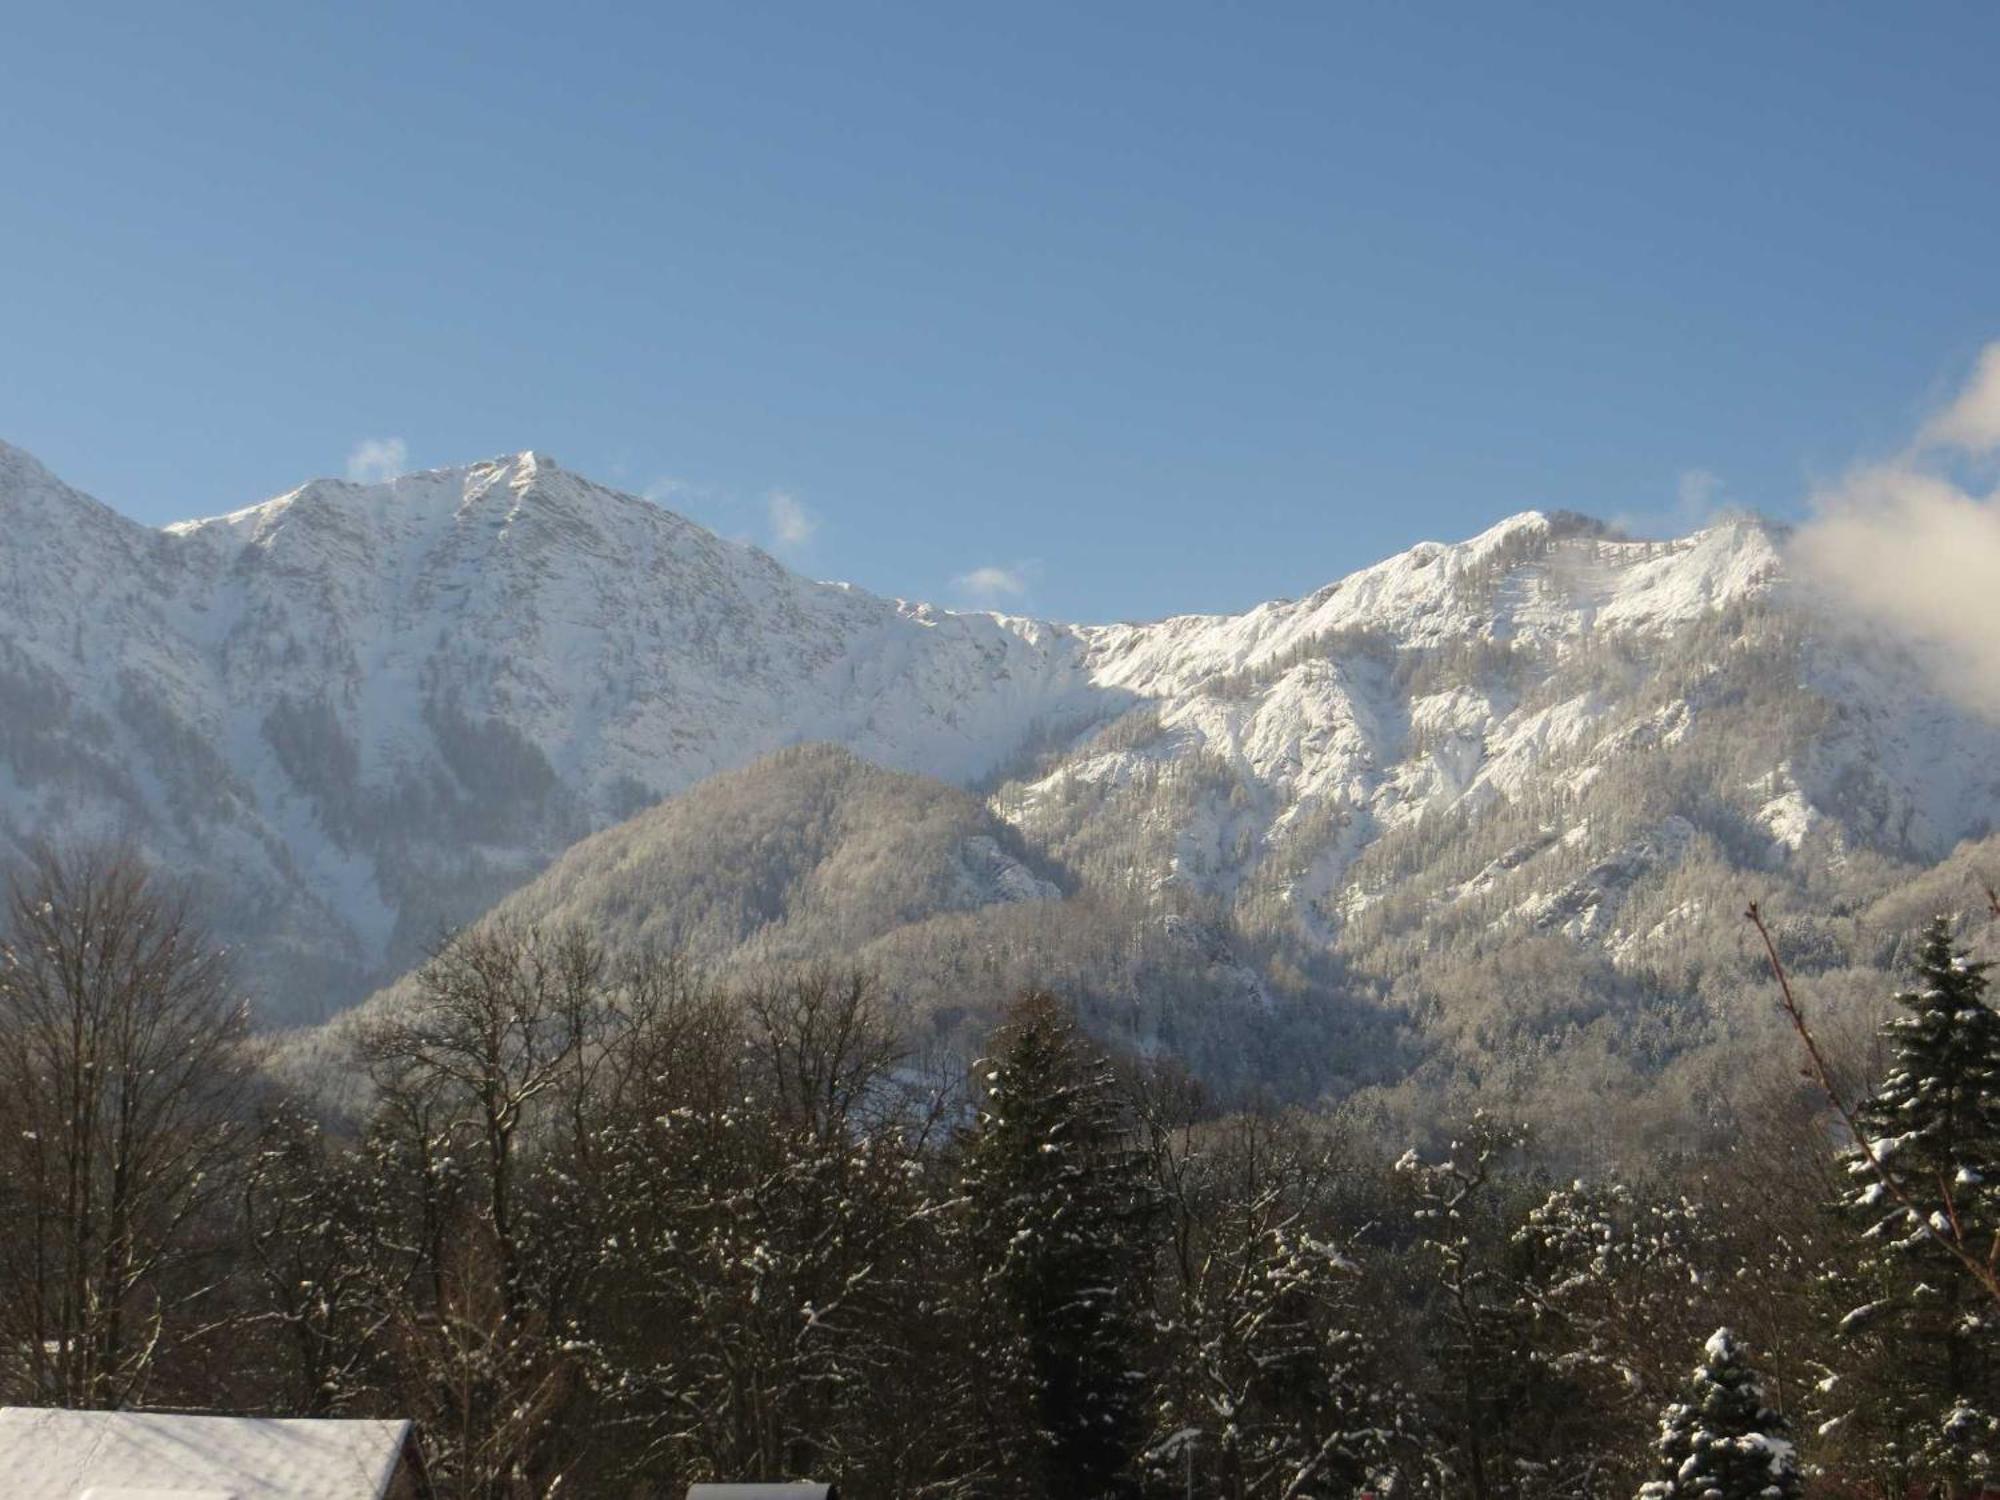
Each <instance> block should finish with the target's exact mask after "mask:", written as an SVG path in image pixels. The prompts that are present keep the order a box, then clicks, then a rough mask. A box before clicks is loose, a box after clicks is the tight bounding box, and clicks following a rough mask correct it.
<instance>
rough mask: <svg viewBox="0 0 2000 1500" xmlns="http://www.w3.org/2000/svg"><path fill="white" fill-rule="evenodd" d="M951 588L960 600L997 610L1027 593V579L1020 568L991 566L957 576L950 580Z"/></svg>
mask: <svg viewBox="0 0 2000 1500" xmlns="http://www.w3.org/2000/svg"><path fill="white" fill-rule="evenodd" d="M951 586H952V588H953V589H955V590H956V591H957V592H958V594H959V595H960V596H961V597H962V598H965V599H968V600H970V601H972V602H973V603H975V604H978V605H980V606H982V607H984V608H987V609H997V608H998V607H999V606H1000V605H1002V604H1005V603H1006V602H1007V601H1009V600H1012V599H1019V598H1021V597H1022V596H1023V595H1025V594H1026V593H1027V592H1028V580H1027V577H1026V575H1025V574H1024V573H1023V572H1022V570H1021V569H1020V568H1003V567H998V566H995V565H992V564H989V565H987V566H986V567H983V568H974V569H972V571H971V572H969V573H961V574H959V575H958V576H957V577H956V578H954V579H952V581H951Z"/></svg>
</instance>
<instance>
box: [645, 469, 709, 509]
mask: <svg viewBox="0 0 2000 1500" xmlns="http://www.w3.org/2000/svg"><path fill="white" fill-rule="evenodd" d="M639 493H640V494H641V495H642V496H644V497H645V498H646V499H648V500H650V501H652V502H653V503H654V504H655V505H682V504H686V503H687V502H688V501H690V500H704V499H707V498H708V494H709V489H708V486H707V485H703V484H696V483H694V482H693V481H692V480H687V479H677V478H675V477H674V476H673V475H672V474H662V475H661V476H660V477H659V478H658V479H655V480H654V481H653V482H652V483H651V484H649V485H647V486H646V487H645V488H644V489H643V490H641V491H640V492H639Z"/></svg>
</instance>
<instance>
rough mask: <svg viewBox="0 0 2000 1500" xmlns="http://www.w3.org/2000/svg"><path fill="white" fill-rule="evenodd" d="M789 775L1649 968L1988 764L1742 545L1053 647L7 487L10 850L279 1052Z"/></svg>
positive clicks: (695, 557)
mask: <svg viewBox="0 0 2000 1500" xmlns="http://www.w3.org/2000/svg"><path fill="white" fill-rule="evenodd" d="M805 741H827V742H831V743H834V744H838V745H841V746H844V747H847V748H848V749H850V750H852V751H853V752H855V753H856V754H857V755H859V756H861V757H863V758H864V759H866V760H869V761H872V762H875V763H878V764H880V765H883V766H887V767H890V768H894V769H897V770H903V771H914V772H921V773H924V774H926V775H929V776H932V777H937V778H941V779H943V780H946V781H950V782H953V783H956V784H958V785H960V786H965V787H972V788H976V789H978V790H979V791H980V792H981V793H982V794H986V795H988V796H989V797H990V802H991V807H992V809H993V810H994V811H995V812H996V813H997V814H998V815H999V816H1000V817H1002V818H1004V819H1005V820H1006V821H1007V822H1009V823H1011V824H1012V825H1013V826H1014V827H1015V829H1016V830H1018V832H1019V834H1020V836H1021V837H1022V838H1024V839H1025V840H1026V844H1027V846H1028V847H1030V848H1032V849H1033V850H1035V851H1037V856H1038V857H1044V856H1045V857H1047V858H1048V859H1051V860H1053V861H1056V862H1057V863H1059V864H1060V865H1062V866H1063V867H1065V868H1067V869H1068V870H1070V871H1071V872H1073V874H1074V876H1075V878H1076V880H1077V881H1079V882H1082V883H1084V884H1086V885H1092V886H1094V887H1095V888H1097V889H1099V890H1103V891H1110V890H1113V889H1116V890H1117V891H1119V892H1123V893H1126V894H1131V893H1138V896H1139V898H1140V899H1141V900H1142V902H1149V903H1151V904H1152V905H1153V906H1155V907H1157V908H1158V910H1159V913H1160V915H1161V919H1162V920H1166V919H1167V918H1169V917H1172V918H1173V919H1174V920H1176V921H1187V920H1198V921H1199V922H1200V923H1202V924H1203V925H1204V930H1209V931H1214V932H1222V931H1224V930H1225V929H1227V930H1229V931H1231V932H1233V933H1234V934H1235V938H1234V939H1233V940H1234V941H1235V942H1237V943H1238V944H1239V945H1244V944H1251V945H1254V944H1256V943H1267V944H1268V943H1277V942H1283V943H1285V944H1290V945H1294V946H1298V947H1300V951H1303V952H1306V953H1308V954H1311V953H1319V954H1321V955H1334V956H1336V957H1338V958H1339V959H1340V962H1342V963H1343V964H1346V965H1348V966H1349V967H1350V968H1354V967H1355V966H1359V969H1358V970H1357V972H1359V971H1370V965H1372V964H1375V963H1376V962H1377V961H1378V960H1379V961H1380V963H1382V964H1388V963H1390V962H1391V961H1392V955H1397V954H1403V953H1405V952H1406V950H1407V949H1408V947H1409V945H1410V944H1411V943H1412V942H1416V941H1418V939H1415V938H1412V937H1410V936H1409V933H1411V932H1415V931H1417V930H1418V927H1417V926H1412V925H1411V923H1412V922H1414V921H1415V920H1416V919H1415V917H1413V916H1412V915H1411V914H1412V913H1415V912H1418V911H1421V913H1422V914H1423V923H1422V924H1419V926H1421V925H1423V924H1428V928H1427V929H1426V930H1429V931H1432V932H1443V931H1448V930H1455V929H1453V928H1452V924H1453V923H1454V922H1456V923H1459V924H1461V925H1463V924H1472V925H1471V926H1470V927H1467V928H1466V929H1465V930H1467V931H1471V930H1475V929H1476V930H1477V931H1479V932H1493V933H1499V932H1516V931H1518V932H1521V933H1528V934H1543V935H1548V934H1554V935H1559V936H1561V937H1562V938H1563V939H1564V940H1565V941H1567V942H1568V943H1570V944H1571V945H1573V946H1579V945H1580V946H1579V951H1584V950H1587V951H1588V952H1590V953H1593V954H1597V955H1602V956H1604V958H1605V961H1606V962H1608V963H1614V964H1625V965H1627V966H1628V967H1629V966H1630V965H1632V964H1635V963H1639V962H1640V961H1641V960H1642V958H1643V957H1644V954H1645V953H1646V952H1647V951H1650V950H1648V949H1647V945H1648V944H1652V945H1654V947H1658V946H1659V945H1660V944H1661V943H1663V942H1665V941H1666V939H1665V938H1664V937H1662V936H1661V934H1662V933H1663V932H1665V933H1671V932H1672V931H1673V930H1675V929H1674V925H1673V923H1674V920H1675V919H1671V918H1670V917H1668V916H1664V915H1660V914H1659V913H1658V912H1655V910H1654V906H1655V904H1656V898H1658V896H1659V895H1660V893H1661V892H1664V891H1667V890H1669V889H1678V886H1677V885H1676V879H1677V877H1676V874H1675V872H1677V871H1679V872H1686V871H1690V870H1694V869H1708V868H1709V867H1710V866H1709V864H1708V863H1706V862H1708V861H1711V860H1713V861H1719V862H1720V863H1719V865H1718V866H1717V867H1724V868H1729V869H1736V870H1742V869H1760V870H1762V869H1770V870H1792V871H1794V872H1795V874H1796V877H1797V878H1798V879H1799V880H1801V881H1803V880H1804V879H1805V876H1804V874H1803V872H1804V871H1806V870H1807V869H1811V870H1814V871H1836V870H1847V871H1849V872H1850V874H1851V873H1852V872H1853V871H1854V870H1856V869H1860V868H1864V867H1865V868H1867V869H1873V868H1875V866H1876V865H1877V864H1879V865H1881V866H1882V868H1883V869H1884V870H1890V869H1893V870H1896V871H1902V870H1906V869H1918V868H1922V867H1925V866H1928V865H1929V864H1932V863H1934V862H1936V861H1937V860H1939V859H1941V858H1942V857H1944V855H1945V854H1946V853H1947V852H1948V851H1949V850H1950V849H1951V848H1952V847H1953V845H1954V844H1956V843H1957V842H1958V841H1959V840H1961V839H1964V838H1967V837H1973V836H1978V835H1981V834H1983V833H1985V832H1986V831H1987V830H1989V829H1990V828H1992V827H1993V826H1994V824H1995V813H1996V810H2000V744H1996V735H1995V731H1994V728H1993V726H1992V725H1991V724H1990V723H1988V722H1985V721H1982V720H1980V719H1979V718H1977V717H1976V716H1974V715H1972V714H1971V713H1969V712H1967V711H1964V710H1961V709H1959V708H1957V707H1955V706H1954V705H1953V704H1952V703H1951V701H1950V700H1949V699H1947V698H1945V697H1942V696H1940V695H1938V694H1936V693H1935V692H1933V691H1931V690H1930V689H1929V688H1928V687H1927V686H1926V685H1925V682H1924V679H1923V677H1922V675H1921V674H1920V673H1919V672H1918V671H1916V670H1915V668H1914V666H1913V664H1911V663H1910V662H1908V661H1907V660H1905V659H1904V658H1902V657H1901V656H1899V655H1898V654H1897V653H1896V652H1895V651H1894V650H1893V649H1892V648H1890V647H1888V646H1886V645H1883V644H1881V643H1868V642H1856V641H1853V640H1849V639H1847V638H1846V637H1845V636H1844V635H1843V634H1842V633H1841V632H1840V630H1839V629H1838V625H1837V622H1835V621H1832V620H1829V619H1827V618H1824V617H1822V616H1820V615H1819V614H1817V613H1815V612H1813V610H1812V609H1811V608H1810V607H1809V605H1808V604H1807V603H1806V602H1804V601H1800V600H1797V599H1794V598H1793V597H1791V595H1790V593H1789V591H1788V587H1787V585H1786V583H1785V581H1784V569H1783V562H1782V538H1781V537H1779V536H1778V535H1776V534H1774V532H1773V531H1772V529H1771V528H1769V527H1767V526H1764V525H1761V524H1758V523H1755V522H1738V523H1731V524H1728V525H1723V526H1719V527H1716V528H1713V529H1710V530H1706V531H1703V532H1700V533H1698V534H1697V535H1694V536H1691V537H1688V538H1685V539H1682V540H1679V541H1673V542H1634V541H1626V540H1620V539H1618V538H1616V537H1614V536H1612V535H1611V534H1609V533H1607V532H1606V531H1605V530H1604V529H1603V528H1600V527H1597V526H1596V525H1594V524H1593V523H1590V522H1587V521H1584V520H1582V519H1580V518H1575V517H1566V516H1548V515H1542V514H1538V513H1528V514H1524V515H1519V516H1515V517H1513V518H1511V519H1509V520H1507V521H1504V522H1502V523H1501V524H1500V525H1498V526H1496V527H1494V528H1493V529H1491V530H1490V531H1488V532H1486V533H1484V534H1482V535H1481V536H1478V537H1476V538H1474V539H1472V540H1471V541H1468V542H1464V543H1461V544H1458V545H1455V546H1442V545H1436V544H1425V545H1422V546H1419V547H1416V548H1414V549H1412V550H1411V551H1409V552H1407V553H1404V554H1402V555H1401V556H1399V557H1396V558H1393V559H1391V560H1389V561H1387V562H1385V563H1382V564H1380V565H1378V566H1376V567H1373V568H1369V569H1367V570H1364V571H1363V572H1360V573H1357V574H1355V575H1353V576H1352V577H1349V578H1347V579H1344V580H1341V581H1340V582H1338V583H1335V584H1332V585H1330V586H1328V587H1327V588H1325V589H1323V590H1321V591H1319V592H1318V593H1316V594H1314V595H1313V596H1311V597H1310V598H1307V599H1304V600H1299V601H1292V602H1281V603H1273V604H1267V605H1262V606H1259V607H1258V608H1256V609H1253V610H1251V611H1249V612H1247V613H1245V614H1242V615H1234V616H1190V617H1184V618H1178V619H1171V620H1166V621H1162V622H1159V623H1157V624H1151V625H1118V626H1071V625H1060V624H1052V623H1048V622H1043V621H1037V620H1029V619H1021V618H1007V617H1000V616H994V615H986V614H964V613H954V612H949V611H945V610H940V609H937V608H934V607H932V606H928V605H920V604H911V603H906V602H901V601H895V600H888V599H882V598H878V597H876V596H874V595H871V594H868V593H866V592H865V591H862V590H858V589H854V588H849V587H845V586H840V585H834V584H824V583H817V582H813V581H810V580H807V579H804V578H801V577H799V576H797V575H795V574H793V573H791V572H789V571H788V570H786V569H785V568H784V567H782V566H781V565H780V564H778V563H777V562H776V561H774V560H773V559H772V558H770V557H768V556H766V555H765V554H763V553H762V552H760V551H758V550H756V549H754V548H750V547H744V546H740V545H736V544H733V543H729V542H726V541H723V540H721V539H719V538H717V537H715V536H713V535H711V534H710V533H708V532H706V531H704V530H703V529H701V528H700V527H698V526H696V525H694V524H693V523H691V522H689V521H687V520H685V519H683V518H681V517H679V516H676V515H674V514H672V513H671V512H669V511H666V510H664V509H662V508H660V507H658V506H656V505H653V504H650V503H648V502H646V501H644V500H640V499H636V498H634V497H631V496H627V495H621V494H618V493H615V492H613V491H610V490H607V489H604V488H602V487H599V486H597V485H594V484H592V483H590V482H588V481H587V480H584V479H582V478H580V477H578V476H576V475H573V474H570V473H567V472H565V471H564V470H562V469H560V468H558V467H557V466H556V465H554V464H553V463H552V462H550V461H549V460H548V459H547V458H545V457H543V456H540V455H537V454H533V453H524V454H520V455H517V456H514V457H511V458H503V459H497V460H493V461H490V462H487V463H480V464H473V465H470V466H468V467H465V468H459V469H445V470H437V471H433V472H430V473H424V474H416V475H411V476H407V477H405V478H402V479H398V480H395V481H393V482H390V483H387V484H378V485H356V484H349V483H343V482H338V481H330V480H320V481H315V482H314V483H311V484H308V485H306V486H304V487H303V488H301V489H299V490H296V491H294V492H292V493H290V494H288V495H284V496H281V497H279V498H278V499H275V500H272V501H269V502H267V503H266V504H263V505H259V506H254V507H252V508H250V509H247V510H242V511H238V512H235V513H233V514H230V515H226V516H221V517H218V518H216V519H212V520H206V521H194V522H188V523H184V524H180V525H176V526H171V527H167V528H165V529H163V530H153V529H150V528H147V527H143V526H140V525H137V524H136V523H133V522H130V521H127V520H125V519H123V518H122V517H120V516H118V515H117V514H115V513H114V512H112V511H110V510H108V509H107V508H105V507H104V506H102V505H100V504H98V503H97V502H95V501H93V500H91V499H89V498H88V497H86V496H84V495H81V494H79V493H77V492H76V491H74V490H72V489H70V488H68V487H67V486H65V485H63V484H62V483H61V482H60V481H59V480H57V479H55V478H54V477H53V476H51V475H50V474H48V473H47V472H46V471H45V470H44V469H42V468H41V466H40V465H38V464H37V463H36V462H35V461H34V460H33V459H32V458H30V457H28V456H27V455H26V454H24V453H22V452H20V451H19V450H16V449H12V448H7V447H5V446H4V445H0V842H5V843H12V844H15V845H19V844H22V843H24V842H25V841H27V840H28V839H30V838H32V837H35V836H37V835H58V836H63V837H77V836H79V835H90V836H102V837H118V836H122V837H129V838H132V839H134V840H136V841H137V842H139V843H140V844H141V845H142V846H143V847H144V848H145V849H147V850H148V851H149V852H150V853H152V854H153V855H154V856H155V857H156V858H158V859H159V860H161V861H162V862H163V863H165V864H167V865H169V866H170V867H172V868H175V869H177V870H181V871H185V872H187V873H188V874H190V875H191V876H193V877H196V878H197V879H198V881H199V882H200V883H201V884H202V886H203V887H204V888H205V892H206V894H207V895H208V897H209V898H210V901H211V904H212V909H213V910H214V911H215V912H216V913H217V914H218V925H219V926H220V927H221V928H222V930H223V931H224V932H225V934H227V935H228V936H229V937H231V938H232V939H233V940H234V941H236V942H237V943H239V944H240V945H241V946H242V948H243V949H244V951H245V954H246V956H247V958H248V959H249V961H250V968H251V972H252V975H253V978H255V979H256V980H257V982H258V983H259V984H260V987H261V988H262V989H263V990H264V991H265V992H266V994H267V996H268V997H269V999H268V1001H267V1003H268V1005H269V1006H270V1009H271V1013H272V1014H274V1015H276V1016H279V1017H286V1018H300V1017H311V1016H314V1015H318V1014H322V1013H324V1012H325V1011H327V1010H328V1009H330V1008H333V1007H337V1006H338V1005H340V1004H344V1003H346V1002H348V1001H350V1000H352V999H353V998H355V997H356V996H357V995H359V994H360V993H362V992H364V991H365V990H366V989H367V988H369V987H370V986H372V985H373V984H375V983H378V982H380V981H381V980H382V979H384V978H386V977H388V976H390V975H392V974H394V973H395V972H397V971H399V970H400V969H401V968H403V967H405V966H406V965H407V964H408V963H409V962H410V961H411V960H412V959H413V958H414V957H415V956H416V955H417V954H418V953H419V952H420V951H421V950H422V948H423V947H424V946H425V945H426V944H427V943H428V942H429V941H431V940H432V939H433V938H434V937H435V936H436V934H437V933H438V931H439V930H440V928H441V927H442V926H444V925H446V924H451V923H457V922H463V921H466V920H469V919H471V918H472V917H474V916H476V915H477V914H478V913H479V912H481V911H483V910H485V909H486V908H487V907H489V906H490V905H491V904H492V903H493V902H495V901H496V900H498V899H499V898H500V897H502V896H503V895H505V894H506V893H507V892H509V891H510V890H513V889H515V888H516V887H518V886H520V885H521V884H522V883H524V882H525V881H527V880H528V879H529V878H531V877H532V876H534V875H535V874H536V873H537V872H539V871H541V870H542V869H544V868H545V867H547V866H548V865H549V864H550V862H551V861H553V860H554V859H555V858H556V856H558V855H559V854H560V853H561V852H562V851H563V850H564V849H566V848H568V847H569V846H570V845H572V844H574V843H575V842H576V841H577V840H578V839H580V838H583V837H584V836H586V835H588V834H590V833H592V832H594V831H597V830H600V829H604V828H607V827H610V826H611V825H613V824H616V823H618V822H620V821H621V820H623V819H625V818H627V817H629V816H630V815H632V814H633V813H635V812H637V811H639V810H640V809H643V808H645V807H647V806H649V805H650V804H652V803H653V802H655V801H657V800H658V799H660V798H662V797H665V796H670V795H672V794H675V793H678V792H680V791H682V790H684V789H686V788H687V787H689V786H691V785H692V784H694V783H695V782H697V781H700V780H702V779H703V778H706V777H709V776H712V775H714V774H715V773H718V772H722V771H726V770H729V769H731V768H734V767H739V766H742V765H745V764H747V763H749V762H750V761H751V760H753V759H755V758H756V757H758V756H760V755H763V754H766V753H768V752H770V751H772V750H775V749H778V748H781V747H783V746H786V745H790V744H795V743H800V742H805ZM1468 862H1471V863H1470V864H1469V863H1468ZM1871 862H1873V863H1871ZM1815 878H1817V877H1815ZM1827 878H1832V877H1831V876H1828V877H1827ZM1857 878H1858V877H1857ZM1885 878H1886V876H1885ZM1800 888H1801V889H1802V890H1803V889H1804V888H1805V887H1804V886H1803V885H1802V886H1801V887H1800ZM1413 903H1414V904H1413ZM1395 961H1400V960H1399V959H1398V960H1395ZM1646 961H1647V962H1650V961H1651V960H1646ZM1370 972H1372V971H1370ZM1394 977H1395V976H1393V975H1391V974H1389V973H1387V972H1386V971H1384V972H1383V973H1381V974H1379V975H1376V977H1375V979H1373V980H1371V981H1370V982H1371V983H1375V984H1376V985H1377V987H1378V988H1380V989H1382V991H1383V993H1384V994H1387V993H1388V992H1389V991H1390V990H1391V989H1392V988H1393V981H1394Z"/></svg>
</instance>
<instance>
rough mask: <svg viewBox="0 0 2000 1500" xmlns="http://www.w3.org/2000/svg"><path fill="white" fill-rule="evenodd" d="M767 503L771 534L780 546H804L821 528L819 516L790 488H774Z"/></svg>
mask: <svg viewBox="0 0 2000 1500" xmlns="http://www.w3.org/2000/svg"><path fill="white" fill-rule="evenodd" d="M766 504H767V506H768V508H769V511H770V517H771V536H772V538H773V539H774V540H775V541H776V542H777V544H778V545H779V546H780V547H803V546H804V545H805V544H806V543H807V542H809V541H811V540H812V539H813V533H814V532H816V531H818V530H819V517H817V516H815V515H814V514H813V513H812V512H811V511H809V510H807V509H806V508H805V506H804V505H802V504H801V503H800V502H799V498H798V496H796V495H794V494H792V493H791V492H790V491H788V490H772V491H771V494H770V497H769V499H768V500H767V502H766Z"/></svg>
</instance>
